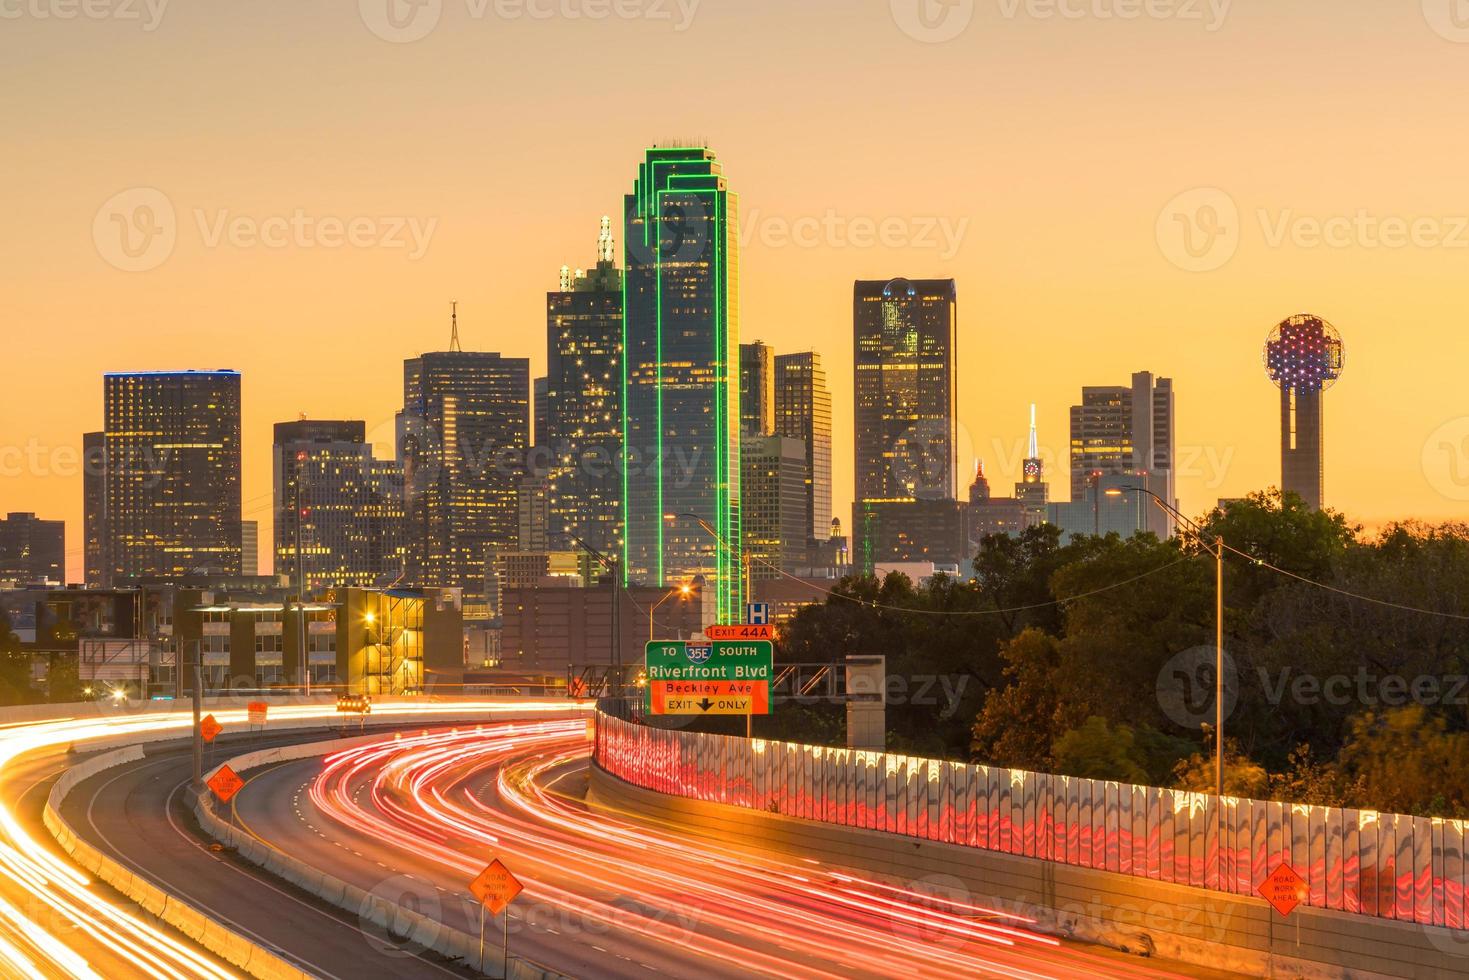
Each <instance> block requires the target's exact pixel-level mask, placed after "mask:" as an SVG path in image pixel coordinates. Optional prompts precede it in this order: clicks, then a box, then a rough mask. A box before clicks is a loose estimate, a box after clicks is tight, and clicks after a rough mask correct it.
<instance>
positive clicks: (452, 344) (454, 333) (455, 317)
mask: <svg viewBox="0 0 1469 980" xmlns="http://www.w3.org/2000/svg"><path fill="white" fill-rule="evenodd" d="M449 328H450V333H449V349H450V350H452V351H459V352H461V353H463V351H464V348H463V347H461V346H460V345H459V301H458V300H455V301H454V302H452V303H450V304H449Z"/></svg>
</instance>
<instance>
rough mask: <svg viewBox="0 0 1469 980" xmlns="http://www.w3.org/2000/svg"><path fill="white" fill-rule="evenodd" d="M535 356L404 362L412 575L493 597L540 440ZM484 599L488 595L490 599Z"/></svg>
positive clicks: (402, 440) (425, 582) (401, 434)
mask: <svg viewBox="0 0 1469 980" xmlns="http://www.w3.org/2000/svg"><path fill="white" fill-rule="evenodd" d="M530 398H531V379H530V360H529V359H528V358H523V357H501V356H500V355H499V354H492V353H479V352H470V351H459V350H451V351H440V352H437V353H431V354H424V355H422V356H420V357H415V358H412V359H410V360H407V361H405V362H404V363H403V411H402V412H401V413H400V414H399V416H398V456H399V460H400V462H401V463H402V465H403V479H404V487H405V490H404V497H405V507H406V510H407V515H408V540H409V552H408V558H409V560H408V568H409V575H408V578H409V580H410V581H412V582H413V583H414V584H416V585H418V586H420V587H432V588H451V589H452V588H457V589H462V590H463V594H464V596H465V597H466V599H467V600H469V601H468V602H467V609H466V614H467V615H468V614H469V613H470V612H471V611H478V610H475V609H474V603H473V601H472V600H476V599H477V600H483V599H484V597H485V568H486V562H487V560H488V558H489V556H490V553H491V551H492V550H493V551H509V550H514V549H515V547H516V546H517V543H518V537H519V531H520V516H519V508H518V503H517V488H518V486H519V483H520V478H521V476H522V475H523V474H524V471H525V465H526V457H527V453H528V450H529V448H530ZM481 604H482V603H481Z"/></svg>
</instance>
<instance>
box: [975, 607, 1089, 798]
mask: <svg viewBox="0 0 1469 980" xmlns="http://www.w3.org/2000/svg"><path fill="white" fill-rule="evenodd" d="M1000 655H1001V657H1002V658H1003V659H1004V661H1005V678H1006V680H1007V681H1008V682H1009V683H1008V684H1007V685H1006V686H1005V687H1004V688H1002V689H1001V690H998V691H993V692H991V693H990V696H989V697H988V698H987V699H986V700H985V703H984V710H983V711H981V712H980V714H979V718H978V719H977V720H976V721H975V723H974V731H973V740H972V742H971V744H970V748H971V750H972V752H973V758H974V761H975V762H978V763H982V764H984V765H994V766H1005V767H1007V768H1011V769H1032V770H1042V771H1043V770H1045V769H1046V768H1047V767H1048V766H1049V765H1050V763H1051V746H1052V745H1054V744H1055V742H1056V739H1057V738H1059V737H1060V735H1061V734H1062V733H1064V732H1066V731H1067V730H1068V729H1070V728H1071V727H1072V726H1071V725H1068V724H1066V723H1065V720H1064V711H1063V708H1062V704H1061V699H1060V698H1059V696H1058V695H1059V689H1058V686H1057V683H1056V674H1057V671H1058V670H1059V669H1060V666H1061V647H1060V643H1059V642H1058V641H1057V640H1056V638H1055V637H1053V636H1051V635H1050V634H1049V633H1046V632H1044V631H1043V630H1039V629H1028V630H1026V631H1025V632H1023V633H1021V634H1020V635H1019V636H1017V637H1015V639H1013V640H1011V641H1009V642H1008V643H1006V644H1005V645H1004V648H1003V649H1002V650H1001V652H1000Z"/></svg>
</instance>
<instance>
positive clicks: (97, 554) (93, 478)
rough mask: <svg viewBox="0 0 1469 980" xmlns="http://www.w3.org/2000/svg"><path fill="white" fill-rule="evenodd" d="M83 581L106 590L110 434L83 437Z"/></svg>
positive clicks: (94, 587) (94, 433)
mask: <svg viewBox="0 0 1469 980" xmlns="http://www.w3.org/2000/svg"><path fill="white" fill-rule="evenodd" d="M82 517H83V522H84V523H83V524H82V529H83V537H85V538H86V541H85V542H84V543H83V549H84V550H83V564H84V570H83V576H84V578H83V581H85V582H86V584H87V587H88V588H91V589H100V588H104V587H105V586H106V585H107V583H108V581H109V578H108V567H107V435H106V433H102V432H88V433H86V434H85V435H83V436H82Z"/></svg>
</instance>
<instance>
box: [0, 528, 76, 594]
mask: <svg viewBox="0 0 1469 980" xmlns="http://www.w3.org/2000/svg"><path fill="white" fill-rule="evenodd" d="M65 581H66V522H65V521H43V520H40V519H39V518H37V517H36V515H35V514H11V515H9V516H8V517H6V518H5V519H4V520H3V521H0V582H12V583H14V584H15V585H18V586H20V585H46V584H48V583H55V584H57V585H60V584H62V583H64V582H65Z"/></svg>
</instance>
